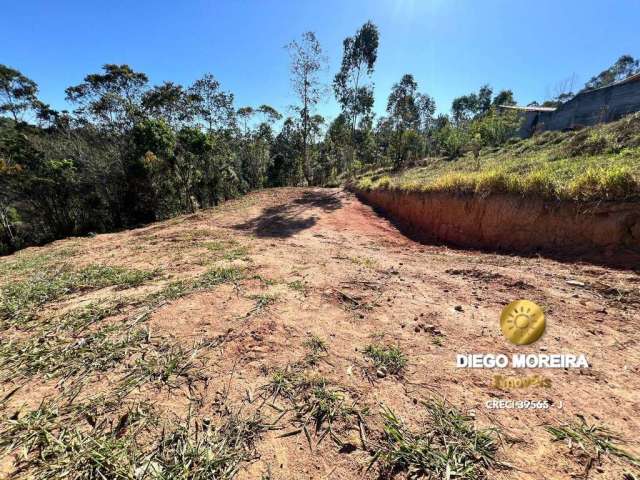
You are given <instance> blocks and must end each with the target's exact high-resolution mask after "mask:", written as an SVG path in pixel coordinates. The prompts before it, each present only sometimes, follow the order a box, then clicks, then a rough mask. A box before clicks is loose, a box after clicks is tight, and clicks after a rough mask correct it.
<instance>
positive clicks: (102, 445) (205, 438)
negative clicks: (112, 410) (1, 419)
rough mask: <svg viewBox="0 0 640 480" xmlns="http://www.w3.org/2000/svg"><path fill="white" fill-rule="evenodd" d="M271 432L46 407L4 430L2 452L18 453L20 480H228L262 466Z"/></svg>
mask: <svg viewBox="0 0 640 480" xmlns="http://www.w3.org/2000/svg"><path fill="white" fill-rule="evenodd" d="M268 428H269V426H268V425H265V424H264V422H262V420H261V418H260V416H259V415H257V414H256V415H254V416H252V417H248V418H244V417H241V416H240V415H239V414H238V413H234V412H232V413H230V414H228V415H226V416H224V417H222V418H221V419H219V421H216V422H214V421H212V420H211V419H204V418H192V417H191V416H190V415H189V416H188V417H187V418H186V419H184V420H178V421H171V422H162V423H161V422H160V421H159V420H158V418H157V412H156V411H155V410H154V409H153V407H151V406H150V405H149V404H145V403H137V404H133V405H130V406H128V407H126V408H125V409H124V411H123V412H122V413H121V414H119V415H117V416H113V415H111V416H110V417H109V416H107V415H96V414H95V411H94V410H93V407H92V406H89V407H88V408H84V409H78V408H73V407H72V408H68V407H67V408H62V407H59V406H57V405H55V404H53V403H45V404H42V405H41V406H40V407H39V408H38V409H36V410H33V411H31V412H28V413H27V414H26V415H23V416H21V417H20V418H17V419H10V420H8V421H7V422H5V423H4V424H3V426H2V427H0V434H1V435H0V448H2V449H3V450H4V451H5V452H11V451H16V452H17V456H18V457H17V458H18V462H17V468H18V473H19V474H21V475H24V474H28V475H27V476H29V478H31V476H33V477H34V478H41V479H49V478H51V479H53V478H68V479H72V480H85V479H107V478H108V479H114V480H131V479H134V478H140V479H165V480H178V479H180V480H182V479H187V478H189V479H209V478H212V479H219V480H230V479H232V478H234V477H235V476H236V474H237V473H238V471H239V469H240V468H241V466H242V464H243V463H245V462H250V461H253V460H255V459H257V458H258V455H257V452H256V448H255V445H256V442H257V440H258V439H259V437H260V435H261V434H262V433H263V432H264V431H266V430H267V429H268ZM18 476H20V475H18Z"/></svg>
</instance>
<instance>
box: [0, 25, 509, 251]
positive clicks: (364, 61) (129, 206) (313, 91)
mask: <svg viewBox="0 0 640 480" xmlns="http://www.w3.org/2000/svg"><path fill="white" fill-rule="evenodd" d="M378 46H379V33H378V29H377V27H376V26H375V25H374V24H372V23H371V22H367V23H365V24H364V25H363V26H362V27H361V28H360V29H359V30H358V31H357V32H356V33H355V34H354V35H353V36H352V37H348V38H346V39H345V40H344V42H343V57H342V62H341V64H340V69H339V71H338V72H337V73H336V74H335V76H334V78H333V82H332V84H331V85H330V86H327V85H323V83H322V80H321V78H322V76H323V72H324V71H325V70H326V64H327V59H326V57H325V56H324V53H323V50H322V48H321V46H320V44H319V42H318V40H317V38H316V36H315V35H314V34H313V33H312V32H307V33H305V34H304V35H302V36H301V38H300V39H299V40H296V41H293V42H291V43H290V44H289V45H287V48H288V51H289V53H290V56H291V86H292V90H293V92H294V93H295V95H296V98H297V102H296V105H293V106H292V109H291V114H290V115H289V116H287V117H286V118H284V117H283V115H282V114H281V113H280V112H278V111H276V110H275V109H274V108H273V107H271V106H269V105H261V106H243V107H240V108H238V107H237V106H236V105H235V103H234V96H233V93H231V92H230V91H228V90H226V89H225V88H223V87H222V86H221V85H220V84H219V82H218V81H217V80H216V79H215V78H214V76H212V75H205V76H203V77H202V78H200V79H198V80H196V81H195V82H194V83H193V84H192V85H188V86H184V85H179V84H176V83H173V82H164V83H162V84H161V85H155V86H152V85H150V84H149V80H148V78H147V76H146V75H145V74H144V73H142V72H138V71H135V70H134V69H133V68H131V67H130V66H128V65H113V64H107V65H104V67H103V68H102V71H101V72H99V73H92V74H89V75H87V76H86V77H85V79H84V81H83V82H82V83H80V84H78V85H74V86H70V87H69V88H67V89H66V98H67V101H68V102H69V104H70V105H73V109H72V111H55V110H53V109H52V108H50V106H48V105H47V104H46V103H44V102H43V101H42V100H41V99H39V97H38V86H37V84H36V83H35V82H34V81H33V80H31V79H29V78H27V77H25V76H24V75H23V74H22V73H21V72H19V71H18V70H15V69H13V68H10V67H7V66H4V65H0V115H1V116H0V253H6V252H11V251H14V250H16V249H19V248H22V247H24V246H27V245H32V244H37V243H42V242H46V241H50V240H52V239H56V238H62V237H66V236H69V235H79V234H87V233H90V232H96V233H97V232H106V231H113V230H117V229H122V228H128V227H132V226H136V225H140V224H144V223H147V222H151V221H155V220H159V219H163V218H168V217H170V216H172V215H176V214H178V213H181V212H193V211H195V210H197V209H199V208H207V207H210V206H213V205H216V204H218V203H219V202H221V201H224V200H225V199H228V198H232V197H235V196H238V195H242V194H244V193H246V192H248V191H250V190H252V189H259V188H263V187H275V186H286V185H328V184H332V183H336V182H337V181H338V180H339V179H341V178H344V177H345V176H348V175H351V174H353V173H355V172H357V171H359V170H361V169H364V168H371V167H373V166H384V167H390V168H397V169H399V168H403V167H405V166H408V165H410V164H412V163H414V162H415V161H417V160H418V159H421V158H423V157H424V156H426V155H447V156H449V157H455V156H457V155H460V154H461V153H464V152H466V151H469V150H472V151H477V150H478V149H479V148H480V147H481V146H483V145H498V144H500V143H502V142H504V141H505V140H506V139H508V138H509V137H511V136H512V135H513V134H514V133H515V132H516V130H517V128H518V118H517V116H515V115H514V114H512V113H511V114H503V113H501V112H500V111H499V109H498V108H497V107H498V106H499V105H502V104H513V103H515V102H514V101H513V95H512V93H511V92H510V91H502V92H499V93H498V94H497V95H495V96H494V95H493V92H492V90H491V88H490V87H488V86H485V87H482V88H481V89H480V90H479V91H478V92H477V93H471V94H469V95H465V96H463V97H460V98H458V99H456V100H455V101H454V103H453V105H452V114H451V115H439V116H436V115H435V111H436V105H435V101H434V100H433V98H432V97H431V96H429V95H428V94H426V93H424V92H420V91H419V88H418V84H417V82H416V80H415V79H414V77H413V76H412V75H410V74H406V75H404V76H402V78H401V79H400V81H399V82H398V83H397V84H395V85H394V86H393V88H392V91H391V92H390V94H389V96H388V101H387V106H386V115H385V116H383V117H380V118H377V119H376V118H375V116H374V113H373V104H374V85H373V82H372V75H373V73H374V71H375V66H376V62H377V55H378ZM330 91H332V93H333V94H334V95H335V98H336V99H337V101H338V103H339V104H340V107H341V110H342V112H341V114H340V115H338V116H337V118H335V119H333V120H332V121H328V120H327V119H325V118H323V117H322V116H321V115H318V114H317V113H316V108H317V105H318V104H319V103H320V102H321V100H322V98H323V96H324V95H326V94H327V93H328V92H330Z"/></svg>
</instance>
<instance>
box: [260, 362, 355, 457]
mask: <svg viewBox="0 0 640 480" xmlns="http://www.w3.org/2000/svg"><path fill="white" fill-rule="evenodd" d="M262 390H263V392H264V393H265V401H266V400H268V399H272V400H275V399H276V398H278V397H280V398H282V399H284V400H286V401H287V403H288V404H289V406H288V407H287V408H285V409H284V410H283V411H282V415H281V417H282V416H284V415H285V414H286V413H288V412H292V413H293V418H292V420H291V423H292V424H293V425H294V427H295V428H296V429H295V430H294V431H292V432H288V433H286V434H285V436H289V435H295V434H300V433H304V435H305V437H306V438H307V441H308V443H309V448H311V449H313V448H314V443H315V446H318V445H319V444H320V443H321V442H322V440H324V439H325V438H326V437H327V436H329V437H330V438H331V439H332V440H333V441H334V442H335V443H336V444H337V445H340V446H342V445H343V443H344V440H343V439H342V437H341V432H342V431H343V430H349V429H351V430H357V431H359V432H360V435H361V438H362V441H363V444H364V430H365V423H364V417H365V416H366V415H368V410H367V409H366V408H360V407H359V406H358V405H357V402H356V401H350V400H349V396H348V394H347V393H346V392H345V391H343V390H342V389H340V388H338V387H336V386H332V385H330V383H329V382H328V381H327V380H326V379H325V378H324V377H322V376H319V375H315V374H311V373H309V372H307V371H305V370H302V369H301V367H300V366H294V368H287V369H285V370H277V371H276V372H275V373H274V374H273V376H272V377H271V380H270V381H269V382H268V383H267V384H266V385H264V386H263V387H262ZM312 432H313V433H314V436H315V438H316V439H317V440H316V441H315V442H313V440H312V435H311V433H312Z"/></svg>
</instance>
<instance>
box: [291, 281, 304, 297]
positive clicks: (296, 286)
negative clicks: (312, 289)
mask: <svg viewBox="0 0 640 480" xmlns="http://www.w3.org/2000/svg"><path fill="white" fill-rule="evenodd" d="M287 286H288V287H289V288H290V289H291V290H294V291H296V292H299V293H301V294H303V295H306V294H307V286H306V285H305V284H304V282H302V281H301V280H294V281H293V282H289V283H288V284H287Z"/></svg>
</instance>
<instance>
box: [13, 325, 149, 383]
mask: <svg viewBox="0 0 640 480" xmlns="http://www.w3.org/2000/svg"><path fill="white" fill-rule="evenodd" d="M147 335H148V333H147V331H146V330H145V329H137V330H133V331H129V330H128V329H127V328H126V327H125V326H123V325H121V324H114V325H108V326H106V327H104V328H101V329H99V330H97V331H95V332H92V333H91V335H87V336H83V337H80V338H74V337H73V336H63V335H59V334H55V333H54V334H50V335H45V336H39V335H35V336H32V337H29V338H28V339H27V340H23V341H15V342H14V341H9V342H6V343H2V344H0V368H1V369H2V374H1V375H0V381H7V380H16V379H22V378H28V377H31V376H34V375H38V374H39V375H43V376H44V378H45V379H49V378H63V379H67V378H70V377H75V376H80V375H85V374H88V373H93V372H103V371H105V370H107V369H109V368H111V367H112V366H114V365H116V364H118V363H119V362H121V361H122V360H124V359H125V358H127V357H128V356H129V355H130V354H131V352H132V351H133V350H137V349H139V348H140V345H141V344H142V343H143V342H144V341H145V339H146V338H147Z"/></svg>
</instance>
